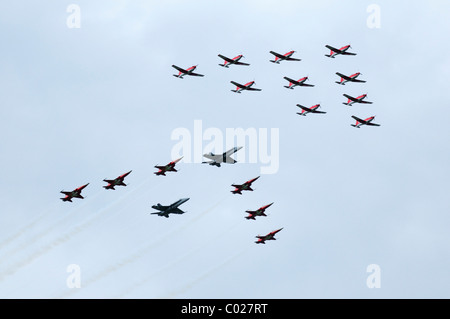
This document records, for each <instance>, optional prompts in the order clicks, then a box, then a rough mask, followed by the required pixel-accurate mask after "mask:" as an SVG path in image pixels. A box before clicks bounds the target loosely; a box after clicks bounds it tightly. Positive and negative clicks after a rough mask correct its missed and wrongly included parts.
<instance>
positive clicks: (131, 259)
mask: <svg viewBox="0 0 450 319" xmlns="http://www.w3.org/2000/svg"><path fill="white" fill-rule="evenodd" d="M225 199H226V197H225V196H224V197H223V198H222V199H220V200H219V201H217V202H216V203H215V204H214V205H212V206H211V207H209V208H208V209H206V210H205V211H203V212H202V213H201V214H199V215H198V216H196V217H195V218H193V219H192V220H191V221H190V222H188V223H185V224H183V225H182V226H181V227H178V228H177V229H175V230H172V231H170V232H168V233H166V234H165V235H163V236H162V237H160V238H159V239H157V240H155V241H153V242H151V243H150V244H148V245H147V246H145V247H143V248H141V249H139V250H138V251H137V252H135V253H134V254H132V255H130V256H129V257H126V258H124V259H122V260H121V261H119V262H117V263H115V264H113V265H110V266H109V267H107V268H106V269H104V270H102V271H101V272H99V273H98V274H97V275H96V276H94V277H93V278H91V279H90V280H87V281H86V282H85V283H83V287H86V286H88V285H91V284H93V283H95V282H96V281H98V280H100V279H102V278H104V277H106V276H108V275H109V274H111V273H113V272H115V271H118V270H119V269H121V268H122V267H125V266H127V265H129V264H131V263H133V262H135V261H137V260H138V259H139V258H141V257H142V256H145V255H146V253H147V252H148V251H149V250H151V249H153V248H154V247H155V246H157V245H158V244H160V243H161V242H163V241H165V240H166V239H167V238H169V237H172V235H173V233H175V232H177V233H178V232H180V231H182V230H183V229H185V228H187V227H188V226H189V225H191V224H192V223H194V222H195V221H197V220H199V219H200V218H201V217H203V216H205V215H206V214H207V213H209V212H210V211H212V210H213V209H214V208H216V207H217V206H218V205H220V204H221V203H222V202H223V201H224V200H225ZM76 292H77V291H75V290H70V291H66V292H65V293H63V294H62V295H60V296H59V297H57V298H66V297H68V296H70V295H72V294H73V293H76Z"/></svg>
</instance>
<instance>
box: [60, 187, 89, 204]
mask: <svg viewBox="0 0 450 319" xmlns="http://www.w3.org/2000/svg"><path fill="white" fill-rule="evenodd" d="M88 185H89V183H87V184H86V185H83V186H80V187H78V188H75V189H74V190H73V191H71V192H66V191H61V193H62V194H64V195H66V197H64V198H61V200H62V201H63V202H72V198H74V197H75V198H81V199H83V198H84V197H83V196H81V191H82V190H83V189H84V188H85V187H86V186H88Z"/></svg>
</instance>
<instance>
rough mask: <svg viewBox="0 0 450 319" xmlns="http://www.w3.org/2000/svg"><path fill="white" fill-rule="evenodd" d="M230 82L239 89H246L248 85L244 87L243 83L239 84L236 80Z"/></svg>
mask: <svg viewBox="0 0 450 319" xmlns="http://www.w3.org/2000/svg"><path fill="white" fill-rule="evenodd" d="M230 83H232V84H234V85H236V86H237V87H239V88H241V89H244V90H245V89H248V87H246V86H245V85H242V84H239V83H237V82H234V81H230Z"/></svg>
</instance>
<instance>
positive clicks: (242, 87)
mask: <svg viewBox="0 0 450 319" xmlns="http://www.w3.org/2000/svg"><path fill="white" fill-rule="evenodd" d="M230 83H231V84H234V85H236V89H235V90H231V91H232V92H235V93H241V92H242V91H244V90H246V91H261V89H257V88H252V85H253V84H255V81H251V82H248V83H245V84H244V85H242V84H239V83H237V82H234V81H230Z"/></svg>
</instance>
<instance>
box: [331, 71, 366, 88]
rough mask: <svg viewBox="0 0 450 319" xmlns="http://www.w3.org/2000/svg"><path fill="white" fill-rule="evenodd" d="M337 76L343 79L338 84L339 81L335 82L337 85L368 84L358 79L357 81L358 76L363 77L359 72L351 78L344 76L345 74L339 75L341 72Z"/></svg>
mask: <svg viewBox="0 0 450 319" xmlns="http://www.w3.org/2000/svg"><path fill="white" fill-rule="evenodd" d="M336 74H337V75H339V76H340V77H341V80H340V81H339V82H338V81H335V83H337V84H341V85H345V83H347V82H358V83H366V81H363V80H357V79H356V78H357V77H358V76H360V75H361V73H360V72H357V73H355V74H352V75H350V76H347V75H344V74H342V73H339V72H336Z"/></svg>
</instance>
